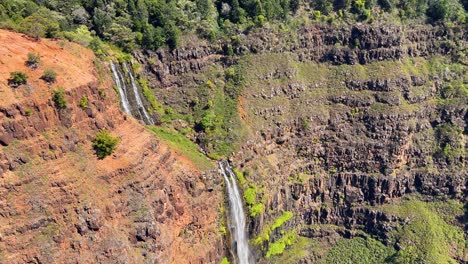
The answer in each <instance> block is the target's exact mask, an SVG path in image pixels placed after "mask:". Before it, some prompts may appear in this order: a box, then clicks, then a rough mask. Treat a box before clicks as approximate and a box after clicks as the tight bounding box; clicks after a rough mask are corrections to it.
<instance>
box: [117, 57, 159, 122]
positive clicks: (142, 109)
mask: <svg viewBox="0 0 468 264" xmlns="http://www.w3.org/2000/svg"><path fill="white" fill-rule="evenodd" d="M123 66H124V67H125V70H126V71H127V72H128V75H129V76H130V82H131V84H132V88H133V92H134V94H135V99H136V103H137V106H138V110H139V111H140V113H141V114H142V116H144V118H145V119H146V120H147V121H148V123H149V124H150V125H154V121H153V119H152V118H151V117H150V116H149V115H148V112H146V109H145V106H144V105H143V101H142V100H141V96H140V92H139V91H138V86H137V84H136V82H135V78H133V74H132V72H131V71H130V69H129V68H128V66H127V64H126V63H124V64H123Z"/></svg>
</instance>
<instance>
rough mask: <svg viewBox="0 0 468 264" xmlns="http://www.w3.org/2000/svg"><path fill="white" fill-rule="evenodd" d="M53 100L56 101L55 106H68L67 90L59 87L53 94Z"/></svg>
mask: <svg viewBox="0 0 468 264" xmlns="http://www.w3.org/2000/svg"><path fill="white" fill-rule="evenodd" d="M52 100H53V101H54V104H55V107H56V108H57V109H65V108H67V101H66V100H65V90H63V89H62V88H59V89H58V90H57V91H55V92H54V93H53V94H52Z"/></svg>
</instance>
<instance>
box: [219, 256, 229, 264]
mask: <svg viewBox="0 0 468 264" xmlns="http://www.w3.org/2000/svg"><path fill="white" fill-rule="evenodd" d="M221 264H229V260H228V259H227V258H226V257H224V258H223V259H221Z"/></svg>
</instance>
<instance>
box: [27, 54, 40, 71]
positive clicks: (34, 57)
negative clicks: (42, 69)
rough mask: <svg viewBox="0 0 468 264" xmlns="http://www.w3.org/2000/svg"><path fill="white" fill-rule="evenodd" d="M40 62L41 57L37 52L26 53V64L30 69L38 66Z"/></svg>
mask: <svg viewBox="0 0 468 264" xmlns="http://www.w3.org/2000/svg"><path fill="white" fill-rule="evenodd" d="M40 62H41V57H40V56H39V54H36V53H32V52H30V53H28V60H27V61H26V66H28V67H29V68H31V69H36V68H37V67H38V66H39V63H40Z"/></svg>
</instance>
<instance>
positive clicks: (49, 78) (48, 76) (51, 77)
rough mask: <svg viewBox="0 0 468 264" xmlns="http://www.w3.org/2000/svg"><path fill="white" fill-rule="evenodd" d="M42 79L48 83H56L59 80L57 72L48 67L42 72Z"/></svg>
mask: <svg viewBox="0 0 468 264" xmlns="http://www.w3.org/2000/svg"><path fill="white" fill-rule="evenodd" d="M41 79H42V80H44V81H46V82H48V83H54V82H55V81H56V80H57V73H56V72H55V71H53V70H51V69H47V70H45V71H44V73H43V74H42V76H41Z"/></svg>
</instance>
